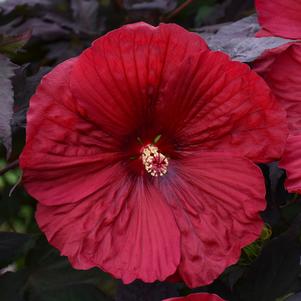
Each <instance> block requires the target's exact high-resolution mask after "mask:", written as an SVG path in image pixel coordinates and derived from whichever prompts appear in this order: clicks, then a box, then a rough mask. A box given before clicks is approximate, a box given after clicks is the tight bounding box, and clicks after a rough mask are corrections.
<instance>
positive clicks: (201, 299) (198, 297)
mask: <svg viewBox="0 0 301 301" xmlns="http://www.w3.org/2000/svg"><path fill="white" fill-rule="evenodd" d="M185 300H186V301H224V299H222V298H220V297H219V296H217V295H212V294H205V293H200V294H191V295H188V296H186V297H179V298H169V299H165V300H163V301H185Z"/></svg>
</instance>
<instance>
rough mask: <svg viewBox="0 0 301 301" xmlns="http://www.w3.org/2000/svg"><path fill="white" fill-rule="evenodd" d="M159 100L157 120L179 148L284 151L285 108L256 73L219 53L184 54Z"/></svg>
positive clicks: (253, 153)
mask: <svg viewBox="0 0 301 301" xmlns="http://www.w3.org/2000/svg"><path fill="white" fill-rule="evenodd" d="M161 99H162V101H160V100H159V105H158V113H157V114H158V116H159V118H160V120H159V121H158V122H157V123H160V124H162V128H163V131H165V132H166V135H167V136H171V137H173V139H174V140H175V141H176V143H177V145H178V147H179V149H183V150H186V149H188V150H191V149H203V150H223V151H230V152H237V153H239V154H241V155H243V156H246V157H248V158H249V159H251V160H254V161H256V162H266V161H271V160H274V159H277V158H279V157H280V156H281V154H282V152H283V148H284V143H285V140H286V137H287V123H286V114H285V112H284V110H283V109H282V108H281V107H280V106H279V105H278V103H277V102H276V100H275V98H274V97H273V96H272V94H271V91H270V89H269V88H268V86H267V85H266V83H265V82H264V81H263V80H262V79H261V78H260V77H259V76H258V75H257V74H255V72H253V71H251V70H250V68H249V67H248V66H247V65H245V64H242V63H239V62H233V61H230V59H229V58H228V56H227V55H225V54H223V53H221V52H202V53H200V54H198V55H194V56H191V57H190V58H188V59H186V60H185V61H184V62H183V64H182V65H181V67H179V69H178V71H177V72H176V73H175V74H174V75H173V78H172V79H171V80H170V81H169V82H168V84H167V86H166V88H165V90H164V91H163V92H162V95H161ZM164 134H165V133H164V132H163V135H164Z"/></svg>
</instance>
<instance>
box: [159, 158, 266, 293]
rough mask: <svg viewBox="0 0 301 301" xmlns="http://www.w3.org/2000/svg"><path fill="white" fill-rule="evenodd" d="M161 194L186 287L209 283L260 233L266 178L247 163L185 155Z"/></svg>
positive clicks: (170, 171)
mask: <svg viewBox="0 0 301 301" xmlns="http://www.w3.org/2000/svg"><path fill="white" fill-rule="evenodd" d="M168 172H169V174H170V176H171V177H172V180H171V181H166V182H164V181H161V182H160V183H162V185H161V190H162V192H163V194H164V196H165V197H166V199H167V201H168V203H169V205H170V206H171V207H172V208H173V211H174V215H175V219H176V222H177V224H178V227H179V229H180V231H181V262H180V266H179V273H180V275H181V277H182V278H183V279H184V281H185V282H186V284H187V285H189V286H190V287H196V286H202V285H207V284H209V283H211V282H212V281H213V280H214V279H215V278H217V277H218V276H219V275H220V274H221V273H222V272H223V271H224V269H225V268H226V267H228V266H229V265H231V264H234V263H235V262H236V261H237V260H238V259H239V257H240V252H241V251H240V250H241V248H242V247H244V246H246V245H248V244H250V243H251V242H252V241H254V240H255V239H256V238H257V237H258V236H259V235H260V233H261V230H262V226H263V222H262V220H261V218H260V216H259V213H260V211H262V210H263V209H264V208H265V205H266V203H265V186H264V178H263V176H262V174H261V171H260V169H259V168H258V167H257V166H256V165H254V164H253V163H252V162H251V161H249V160H248V159H245V158H242V157H237V156H235V155H232V154H227V153H208V152H204V153H202V152H197V153H186V154H185V156H184V157H183V158H181V159H179V162H174V163H173V162H171V163H170V168H169V171H168Z"/></svg>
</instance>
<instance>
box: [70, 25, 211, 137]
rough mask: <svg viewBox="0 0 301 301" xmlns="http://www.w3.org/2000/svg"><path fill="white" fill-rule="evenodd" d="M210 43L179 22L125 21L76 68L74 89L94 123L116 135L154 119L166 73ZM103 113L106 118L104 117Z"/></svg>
mask: <svg viewBox="0 0 301 301" xmlns="http://www.w3.org/2000/svg"><path fill="white" fill-rule="evenodd" d="M203 50H207V46H206V44H205V42H204V41H203V40H202V39H201V38H200V37H199V36H198V35H197V34H194V33H190V32H188V31H186V30H184V29H183V28H181V27H179V26H177V25H175V24H168V25H167V24H161V25H160V26H158V27H153V26H151V25H148V24H145V23H136V24H133V25H126V26H123V27H121V28H120V29H117V30H114V31H112V32H110V33H108V34H107V35H105V36H103V37H101V38H99V39H98V40H96V41H95V42H94V43H93V45H92V47H91V48H89V49H87V50H86V51H85V52H84V53H83V54H82V55H80V57H79V60H78V62H77V64H76V66H75V68H74V70H73V72H72V76H71V89H72V92H73V94H74V96H75V97H76V98H77V100H78V102H79V104H80V105H81V106H82V108H84V110H85V112H86V113H87V114H88V115H89V116H90V117H91V118H93V120H94V122H95V123H97V124H99V125H100V126H101V127H104V128H105V129H106V130H107V131H109V132H110V133H112V134H113V135H114V136H115V137H122V136H126V135H128V134H129V133H134V132H137V135H136V137H138V136H140V137H141V136H142V133H141V132H143V130H145V125H146V124H147V125H148V128H149V127H150V125H152V124H153V109H154V108H153V107H154V104H155V103H156V101H157V98H158V94H159V91H160V89H161V88H162V87H161V86H162V84H163V83H164V82H165V81H166V78H168V77H169V76H170V74H172V73H173V72H174V70H175V69H176V68H177V66H178V64H179V63H180V62H181V61H182V60H183V59H184V58H185V57H188V56H189V55H190V54H192V53H198V52H201V51H203ZM100 116H101V118H99V117H100Z"/></svg>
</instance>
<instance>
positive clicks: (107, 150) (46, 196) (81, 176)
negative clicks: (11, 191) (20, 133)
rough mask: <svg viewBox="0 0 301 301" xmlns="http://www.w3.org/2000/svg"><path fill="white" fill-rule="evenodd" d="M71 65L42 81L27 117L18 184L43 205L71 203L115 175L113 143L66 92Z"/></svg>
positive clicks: (116, 151)
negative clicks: (21, 179)
mask: <svg viewBox="0 0 301 301" xmlns="http://www.w3.org/2000/svg"><path fill="white" fill-rule="evenodd" d="M75 62H76V59H71V60H69V61H66V62H64V63H63V64H60V65H59V66H58V67H56V68H55V69H54V70H53V71H52V72H50V73H49V74H48V75H47V76H45V77H44V78H43V80H42V82H41V84H40V86H39V88H38V90H37V92H36V94H35V95H34V96H33V97H32V98H31V101H30V109H29V112H28V114H27V121H28V126H27V131H26V147H25V148H24V150H23V152H22V154H21V157H20V165H21V168H22V169H23V184H24V185H25V187H26V189H27V191H28V192H29V193H30V194H31V195H32V196H33V197H35V198H36V199H38V200H39V201H40V202H41V203H44V204H46V205H58V204H61V203H70V202H71V203H72V202H77V201H79V200H81V199H82V198H84V197H86V196H87V195H89V194H91V193H93V192H94V191H95V190H96V189H98V188H99V187H101V186H102V185H106V181H107V179H109V178H110V177H111V175H112V174H114V173H116V172H117V173H118V174H119V164H118V162H119V161H120V157H121V154H120V153H119V150H120V147H119V144H118V143H116V141H114V140H112V138H111V137H109V136H108V135H107V134H106V133H104V132H103V131H101V130H100V129H98V128H97V127H95V125H94V124H93V123H92V122H90V121H89V119H88V118H87V117H86V116H83V115H82V114H81V109H80V107H78V106H77V104H76V102H75V101H74V99H73V97H72V95H71V93H70V89H69V74H70V71H71V70H72V68H73V66H74V64H75ZM87 133H89V135H87ZM77 187H80V189H75V188H77Z"/></svg>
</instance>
